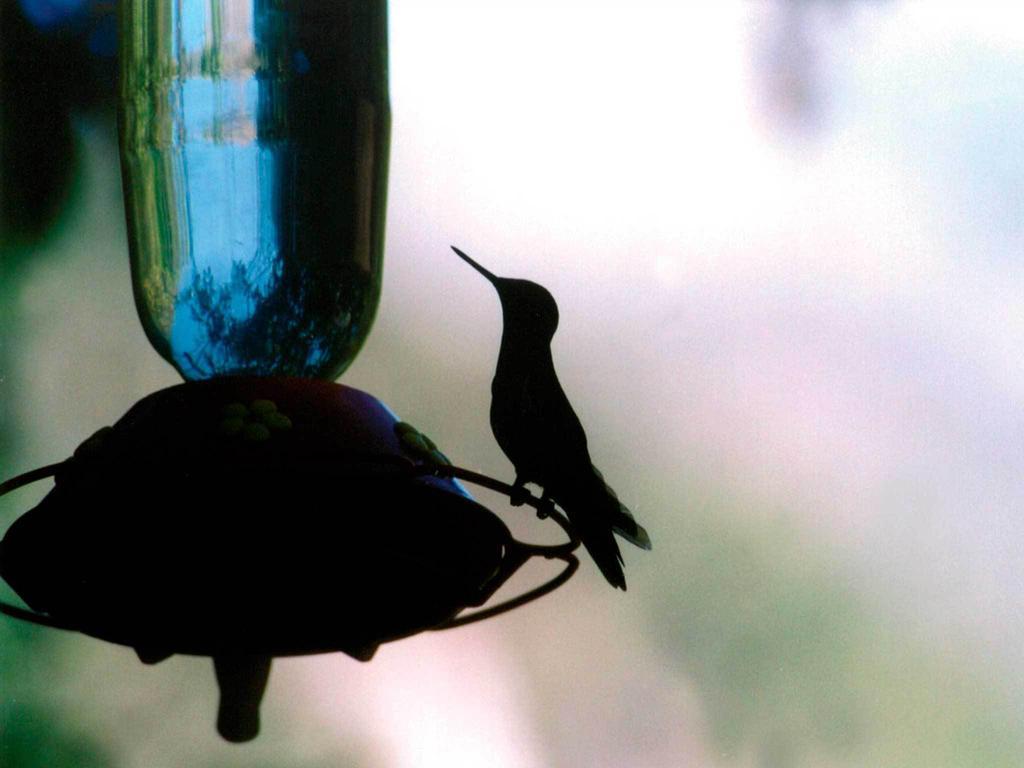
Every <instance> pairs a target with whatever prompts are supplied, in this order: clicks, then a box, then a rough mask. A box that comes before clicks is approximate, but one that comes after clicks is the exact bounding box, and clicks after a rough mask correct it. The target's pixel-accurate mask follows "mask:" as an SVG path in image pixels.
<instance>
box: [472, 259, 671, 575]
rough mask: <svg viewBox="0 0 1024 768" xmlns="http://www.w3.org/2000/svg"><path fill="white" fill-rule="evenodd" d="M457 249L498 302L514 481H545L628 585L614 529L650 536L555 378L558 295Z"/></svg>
mask: <svg viewBox="0 0 1024 768" xmlns="http://www.w3.org/2000/svg"><path fill="white" fill-rule="evenodd" d="M452 250H453V251H455V253H456V254H458V255H459V257H460V258H462V260H463V261H465V262H466V263H467V264H469V265H470V266H471V267H473V269H475V270H476V271H477V272H479V273H480V274H481V275H483V276H484V277H485V278H487V279H488V280H489V281H490V282H491V285H493V286H494V288H495V290H497V292H498V298H499V299H500V300H501V311H502V318H503V330H502V335H501V349H500V351H499V352H498V365H497V368H496V370H495V373H494V381H493V382H492V383H491V431H492V432H494V437H495V439H496V440H497V441H498V445H499V446H500V447H501V450H502V451H504V453H505V455H506V456H507V457H508V459H509V461H511V462H512V464H513V466H514V467H515V471H516V479H515V483H514V487H515V488H516V489H517V490H522V489H523V488H524V486H525V485H526V483H536V484H537V485H539V486H541V487H542V488H543V489H544V494H543V499H544V500H549V499H550V500H551V501H554V502H555V503H557V504H558V506H560V507H561V508H562V510H563V511H564V512H565V514H566V516H567V517H568V518H569V523H570V524H571V525H572V527H573V530H574V531H575V532H576V535H577V536H579V539H580V541H581V542H582V543H583V546H584V547H586V549H587V552H589V553H590V556H591V558H593V560H594V562H595V563H597V567H598V568H600V569H601V573H602V574H604V577H605V578H606V579H607V580H608V582H609V583H610V584H611V585H612V586H614V587H618V588H619V589H623V590H624V589H625V588H626V577H625V574H624V573H623V571H622V565H623V560H622V553H621V552H620V551H619V546H618V543H617V542H616V541H615V536H614V534H616V533H617V534H618V535H620V536H622V537H623V538H624V539H625V540H626V541H628V542H630V543H632V544H635V545H636V546H638V547H641V548H642V549H650V548H651V540H650V537H649V536H648V535H647V531H645V530H644V529H643V526H641V525H639V524H638V523H637V522H636V520H634V519H633V515H632V514H631V513H630V511H629V510H628V509H627V508H626V507H625V505H623V504H622V503H621V502H620V501H619V499H618V497H617V496H616V495H615V491H613V490H612V489H611V488H610V487H609V486H608V484H607V483H606V482H605V481H604V478H603V477H602V476H601V473H600V472H599V471H598V470H597V468H596V467H595V466H594V465H593V463H592V462H591V460H590V452H589V451H588V450H587V434H586V432H585V431H584V430H583V425H582V424H580V420H579V417H577V416H576V412H575V411H574V410H573V408H572V405H571V404H570V403H569V398H568V397H566V395H565V392H564V391H563V390H562V385H561V384H560V383H559V381H558V376H557V374H556V373H555V364H554V360H553V359H552V356H551V339H552V338H553V337H554V335H555V330H556V329H557V328H558V305H557V304H556V303H555V299H554V297H553V296H552V295H551V294H550V293H549V292H548V290H547V289H546V288H545V287H544V286H542V285H538V284H537V283H533V282H530V281H529V280H517V279H513V278H508V277H498V276H497V275H495V274H494V273H492V272H490V271H488V270H487V269H485V268H484V267H482V266H481V265H480V264H478V263H477V262H475V261H473V259H471V258H470V257H469V256H467V255H466V254H465V253H463V252H462V251H460V250H459V249H458V248H456V247H455V246H452ZM513 503H515V497H514V496H513Z"/></svg>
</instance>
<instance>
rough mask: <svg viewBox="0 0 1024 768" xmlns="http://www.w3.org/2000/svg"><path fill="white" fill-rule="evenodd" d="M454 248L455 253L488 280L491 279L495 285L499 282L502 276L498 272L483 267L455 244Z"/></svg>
mask: <svg viewBox="0 0 1024 768" xmlns="http://www.w3.org/2000/svg"><path fill="white" fill-rule="evenodd" d="M452 250H453V251H455V253H456V254H457V255H458V256H459V258H460V259H462V260H463V261H464V262H466V263H467V264H469V266H471V267H472V268H473V269H475V270H476V271H477V272H479V273H480V274H481V275H483V276H484V277H486V278H487V279H488V280H490V281H491V282H492V283H493V284H494V285H497V284H498V280H499V279H500V278H499V277H498V276H497V275H496V274H494V273H493V272H489V271H488V270H486V269H484V268H483V267H481V266H480V265H479V264H477V263H476V262H475V261H473V260H472V259H471V258H469V256H467V255H466V254H464V253H463V252H462V251H460V250H459V249H458V248H456V247H455V246H454V245H453V246H452Z"/></svg>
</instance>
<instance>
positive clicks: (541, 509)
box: [537, 491, 555, 520]
mask: <svg viewBox="0 0 1024 768" xmlns="http://www.w3.org/2000/svg"><path fill="white" fill-rule="evenodd" d="M554 511H555V502H554V501H552V500H551V497H550V496H548V492H547V491H544V495H543V496H541V497H540V504H539V505H538V506H537V518H538V519H539V520H546V519H547V518H549V517H550V516H551V513H552V512H554Z"/></svg>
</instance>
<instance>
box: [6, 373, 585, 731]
mask: <svg viewBox="0 0 1024 768" xmlns="http://www.w3.org/2000/svg"><path fill="white" fill-rule="evenodd" d="M48 477H53V478H54V480H55V486H54V487H53V488H52V490H50V492H49V493H48V494H47V495H46V496H45V497H44V498H43V499H42V500H41V501H40V503H39V504H38V505H37V506H36V507H35V508H34V509H32V510H30V511H28V512H26V513H25V514H23V515H21V516H20V517H19V518H18V519H17V520H16V521H15V522H14V523H12V524H11V526H10V528H9V529H8V530H7V532H6V533H5V534H4V536H3V538H2V539H0V578H3V580H4V581H6V582H7V584H8V585H9V586H10V587H11V588H12V589H13V590H14V591H15V592H16V593H17V594H18V595H19V596H20V597H21V598H22V599H23V600H24V601H25V603H27V605H28V609H25V608H21V607H19V606H14V605H9V604H7V603H4V602H3V601H0V613H2V614H6V615H8V616H12V617H14V618H17V619H22V620H25V621H30V622H33V623H36V624H41V625H43V626H48V627H54V628H59V629H66V630H72V631H78V632H84V633H86V634H89V635H92V636H94V637H98V638H101V639H103V640H107V641H110V642H114V643H120V644H122V645H127V646H130V647H132V648H134V649H135V651H136V653H137V655H138V657H139V659H140V661H142V662H144V663H146V664H156V663H159V662H160V661H162V660H164V659H166V658H167V657H169V656H171V655H173V654H190V655H200V656H210V657H212V658H213V664H214V670H215V672H216V676H217V682H218V685H219V686H220V691H221V697H220V705H219V710H218V715H217V729H218V731H219V732H220V734H221V735H222V736H223V737H224V738H225V739H227V740H228V741H232V742H241V741H248V740H250V739H253V738H254V737H255V736H256V735H257V733H258V732H259V726H260V722H259V707H260V701H261V699H262V697H263V693H264V689H265V688H266V684H267V679H268V676H269V673H270V666H271V659H272V658H273V657H277V656H293V655H300V654H311V653H329V652H334V651H340V652H343V653H346V654H348V655H349V656H351V657H353V658H355V659H358V660H360V661H369V660H370V659H371V658H372V657H373V655H374V653H375V652H376V650H377V648H378V646H379V645H380V644H381V643H385V642H390V641H392V640H398V639H401V638H403V637H408V636H410V635H413V634H416V633H418V632H422V631H425V630H433V629H447V628H451V627H457V626H462V625H464V624H468V623H471V622H474V621H480V620H483V619H486V618H489V617H491V616H495V615H498V614H500V613H504V612H505V611H508V610H511V609H513V608H516V607H518V606H520V605H523V604H525V603H527V602H529V601H531V600H534V599H536V598H538V597H541V596H543V595H545V594H547V593H548V592H550V591H551V590H553V589H555V588H557V587H558V586H559V585H561V584H563V583H564V582H565V581H567V580H568V579H569V578H570V577H571V576H572V575H573V573H574V572H575V570H576V566H577V565H578V561H577V560H576V558H575V556H574V555H573V554H572V553H573V551H574V550H575V549H576V547H577V546H578V544H579V542H578V541H577V540H576V539H575V538H573V537H572V535H571V533H570V524H569V523H568V522H567V521H566V520H565V519H564V518H563V517H562V516H561V515H560V514H559V513H557V512H554V513H552V514H551V515H550V517H551V519H552V521H554V522H555V523H557V524H558V526H559V527H561V528H562V529H563V530H564V531H565V532H566V533H567V534H570V535H569V541H567V542H565V543H562V544H557V545H551V544H548V545H536V544H527V543H523V542H519V541H517V540H515V539H514V538H513V537H512V534H511V532H510V531H509V529H508V527H507V526H506V525H505V524H504V523H503V522H502V521H501V520H500V519H499V518H498V517H497V516H495V515H493V514H492V513H491V512H490V511H489V510H487V509H486V508H485V507H483V506H481V505H480V504H478V503H477V502H476V501H474V500H473V499H472V497H471V496H470V495H469V494H468V493H467V492H466V490H465V489H464V488H463V487H462V485H461V484H460V483H459V482H456V481H455V479H454V478H459V479H461V480H464V481H468V482H471V483H474V484H477V485H483V486H485V487H488V488H490V489H492V490H495V491H497V492H499V493H506V494H511V493H513V488H512V487H511V486H508V485H505V484H504V483H501V482H499V481H496V480H493V479H491V478H487V477H484V476H482V475H479V474H477V473H475V472H472V471H470V470H466V469H462V468H460V467H455V466H452V465H451V464H449V463H448V459H447V458H446V457H445V456H444V454H443V453H441V452H440V451H439V450H438V449H437V447H436V445H434V443H433V441H431V440H430V439H429V438H428V437H426V436H425V435H423V434H422V433H421V432H419V430H417V429H416V428H415V427H413V426H411V425H410V424H407V423H405V422H399V421H398V420H397V418H396V417H395V415H394V414H393V413H392V412H391V411H390V409H388V408H387V407H386V406H385V405H384V404H383V403H381V402H380V401H379V400H377V399H376V398H375V397H373V396H372V395H369V394H367V393H365V392H360V391H358V390H355V389H352V388H351V387H345V386H342V385H339V384H333V383H331V382H326V381H318V380H313V379H289V378H256V377H220V378H214V379H209V380H204V381H196V382H190V383H188V384H181V385H178V386H176V387H170V388H168V389H165V390H161V391H159V392H155V393H153V394H151V395H149V396H147V397H145V398H143V399H142V400H141V401H139V402H138V403H136V404H135V405H134V406H133V407H132V408H131V409H130V410H129V411H128V412H127V413H126V414H125V415H124V416H123V417H122V418H121V419H120V420H118V421H117V422H116V423H115V424H114V425H113V426H112V427H104V428H103V429H100V430H98V431H97V432H96V433H95V434H94V435H93V436H92V437H90V438H89V439H87V440H86V441H85V442H84V443H82V444H81V445H80V446H79V447H78V449H77V450H76V451H75V453H74V455H73V456H72V457H71V458H69V459H67V460H65V461H62V462H60V463H57V464H51V465H48V466H45V467H40V468H38V469H35V470H32V471H30V472H26V473H25V474H23V475H19V476H18V477H15V478H11V479H9V480H6V481H4V482H0V497H2V496H4V495H5V494H7V493H9V492H10V491H13V490H14V489H16V488H20V487H22V486H24V485H27V484H28V483H32V482H35V481H37V480H40V479H43V478H48ZM522 493H524V494H525V492H522ZM523 500H524V501H525V502H527V503H529V504H531V505H532V506H534V507H537V508H540V507H541V506H542V505H541V503H540V500H539V499H536V498H534V497H532V496H530V495H528V494H526V495H525V498H524V499H523ZM534 557H541V558H544V559H545V560H550V559H558V560H561V561H562V562H564V563H565V568H564V569H563V570H562V571H561V572H560V573H559V574H558V575H557V576H555V577H554V578H551V579H549V580H548V581H547V582H545V583H543V584H541V585H540V586H538V587H535V588H533V589H532V590H530V591H528V592H525V593H522V594H520V595H519V596H517V597H514V598H510V599H506V600H504V601H502V602H499V603H497V604H493V605H490V606H489V607H486V608H480V606H483V605H485V604H486V603H487V602H488V601H489V600H490V598H491V596H492V595H494V594H495V592H497V590H499V589H500V588H501V587H502V585H503V584H505V583H506V581H507V580H508V579H509V578H511V576H512V575H513V574H514V573H516V572H517V571H518V570H519V568H520V567H521V566H523V565H524V564H526V563H527V562H528V561H529V560H530V559H532V558H534ZM468 608H480V610H477V611H466V609H468ZM0 725H2V718H0Z"/></svg>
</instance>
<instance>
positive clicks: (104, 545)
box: [0, 0, 578, 741]
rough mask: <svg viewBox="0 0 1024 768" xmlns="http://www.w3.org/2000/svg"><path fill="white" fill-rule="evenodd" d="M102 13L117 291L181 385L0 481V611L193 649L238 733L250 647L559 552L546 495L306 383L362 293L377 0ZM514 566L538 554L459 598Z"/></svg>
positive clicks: (427, 600)
mask: <svg viewBox="0 0 1024 768" xmlns="http://www.w3.org/2000/svg"><path fill="white" fill-rule="evenodd" d="M119 5H120V8H119V14H120V19H119V24H120V26H119V58H120V63H119V66H120V95H119V129H120V146H121V168H122V175H123V188H124V198H125V208H126V213H127V221H128V237H129V250H130V255H131V267H132V286H133V289H134V296H135V303H136V306H137V308H138V311H139V316H140V319H141V321H142V326H143V328H144V329H145V332H146V334H147V336H148V338H149V340H150V342H151V343H152V345H153V346H154V347H155V349H156V350H157V352H159V354H160V355H162V356H163V357H164V358H165V359H166V360H167V361H168V362H170V363H171V365H173V366H174V367H175V368H176V369H177V370H178V371H179V372H180V374H181V375H182V377H183V378H184V379H185V383H183V384H179V385H177V386H173V387H170V388H167V389H164V390H161V391H158V392H155V393H153V394H151V395H149V396H147V397H144V398H143V399H142V400H140V401H139V402H138V403H136V404H135V405H134V406H133V407H132V408H131V409H129V411H128V412H127V413H126V414H125V415H124V416H123V417H122V418H121V419H120V420H118V421H117V422H116V423H115V424H114V425H113V426H111V427H105V428H104V429H101V430H100V431H98V432H97V433H96V434H94V435H93V436H92V437H90V438H89V439H87V440H86V441H85V442H83V443H82V444H81V446H79V448H78V449H77V450H76V451H75V452H74V455H73V456H71V457H70V458H68V459H66V460H64V461H61V462H59V463H56V464H52V465H49V466H45V467H41V468H39V469H37V470H34V471H32V472H28V473H26V474H24V475H21V476H19V477H15V478H12V479H10V480H8V481H7V482H4V483H2V484H0V495H3V494H6V493H9V492H10V491H12V490H14V489H15V488H18V487H21V486H23V485H26V484H28V483H31V482H34V481H37V480H40V479H44V478H49V477H52V478H53V479H54V481H55V484H54V487H53V488H52V490H50V492H49V493H48V494H47V495H46V496H45V497H44V498H43V500H42V501H41V502H40V503H39V504H38V506H36V507H35V508H34V509H32V510H30V511H28V512H27V513H25V514H24V515H22V516H21V517H20V518H19V519H17V520H16V521H15V522H14V523H13V524H12V525H11V527H10V528H9V530H8V531H7V533H6V535H5V536H4V537H3V540H2V541H0V576H2V577H3V579H4V580H5V581H6V582H7V583H8V584H9V585H10V586H11V587H12V588H13V589H14V591H15V592H16V593H17V594H18V595H19V597H21V598H22V599H23V600H24V602H25V603H26V604H27V606H28V607H27V608H25V607H19V606H15V605H10V604H0V611H2V612H3V613H5V614H7V615H9V616H13V617H15V618H19V619H23V620H26V621H31V622H35V623H37V624H42V625H45V626H50V627H56V628H60V629H66V630H73V631H78V632H82V633H85V634H88V635H92V636H94V637H97V638H100V639H103V640H106V641H110V642H114V643H119V644H122V645H126V646H130V647H132V648H134V649H135V651H136V652H137V654H138V656H139V658H140V659H141V660H142V661H144V662H146V663H155V662H158V661H160V660H162V659H164V658H167V657H168V656H170V655H173V654H193V655H202V656H210V657H212V658H213V660H214V666H215V671H216V677H217V681H218V684H219V686H220V690H221V699H220V709H219V713H218V718H217V727H218V730H219V732H220V733H221V735H222V736H224V737H225V738H226V739H228V740H231V741H247V740H249V739H252V738H254V737H255V736H256V735H257V733H258V730H259V704H260V700H261V698H262V695H263V690H264V687H265V685H266V681H267V676H268V674H269V669H270V660H271V659H272V658H273V657H275V656H289V655H297V654H311V653H326V652H334V651H341V652H343V653H346V654H348V655H349V656H352V657H353V658H356V659H359V660H362V661H368V660H369V659H370V658H371V657H372V656H373V655H374V652H375V651H376V650H377V648H378V647H379V646H380V644H382V643H384V642H388V641H392V640H397V639H400V638H403V637H408V636H410V635H413V634H416V633H418V632H422V631H425V630H437V629H448V628H452V627H458V626H461V625H463V624H467V623H470V622H473V621H478V620H481V619H484V618H488V617H491V616H494V615H497V614H499V613H502V612H505V611H507V610H510V609H512V608H515V607H517V606H519V605H522V604H524V603H526V602H529V601H530V600H533V599H535V598H537V597H540V596H542V595H544V594H546V593H548V592H550V591H551V590H553V589H555V588H557V587H558V586H560V585H561V584H563V583H564V582H565V581H567V580H568V579H569V578H570V577H571V576H572V574H573V573H574V572H575V570H576V568H577V566H578V561H577V558H576V557H575V555H574V554H573V551H574V550H575V548H576V547H577V546H578V540H577V538H576V536H575V535H574V533H573V530H572V527H571V526H570V525H569V524H568V522H567V521H566V519H565V517H564V516H563V515H562V514H561V513H560V512H558V511H557V510H555V509H554V508H553V506H552V505H551V504H550V503H548V502H546V501H544V500H542V499H538V498H535V497H533V496H531V495H529V494H528V493H526V492H524V491H522V489H519V488H513V487H512V486H510V485H508V484H506V483H502V482H500V481H498V480H494V479H491V478H488V477H485V476H483V475H480V474H478V473H475V472H472V471H469V470H466V469H462V468H459V467H456V466H453V465H452V464H451V462H450V461H449V460H448V458H447V457H446V456H445V455H444V454H443V453H442V452H441V451H440V450H439V449H438V448H437V446H436V445H435V444H434V443H433V442H432V441H431V440H430V439H429V438H428V437H426V436H425V435H423V434H422V433H420V432H419V431H418V430H416V429H415V428H414V427H412V426H411V425H410V424H408V423H406V422H403V421H400V420H399V419H398V418H397V417H396V416H395V415H394V414H393V413H392V412H391V411H390V410H389V409H388V408H387V407H386V406H385V405H383V404H382V403H381V402H380V401H379V400H377V399H376V398H374V397H373V396H372V395H369V394H367V393H365V392H361V391H359V390H356V389H353V388H351V387H346V386H344V385H341V384H335V383H333V380H334V379H335V378H336V377H338V376H339V375H340V374H341V373H342V371H344V369H345V368H346V367H347V366H348V365H349V364H350V363H351V362H352V360H353V359H354V357H355V355H356V354H357V352H358V351H359V348H360V346H361V345H362V343H363V341H364V340H365V339H366V336H367V334H368V333H369V330H370V325H371V323H372V320H373V316H374V313H375V311H376V307H377V303H378V298H379V295H380V287H381V271H382V254H383V240H384V214H385V197H386V185H387V165H388V147H389V135H390V107H389V98H388V84H387V82H388V78H387V14H386V3H385V0H335V1H334V2H301V3H294V4H291V3H289V4H280V3H264V2H253V0H121V2H120V3H119ZM460 481H465V482H469V483H473V484H478V485H481V486H484V487H487V488H490V489H492V490H495V491H498V492H502V493H505V494H507V495H509V496H510V497H513V496H514V497H515V500H516V501H517V502H518V501H520V500H525V501H526V502H527V503H528V504H530V505H531V506H533V507H534V508H535V509H536V510H537V513H538V516H540V517H543V518H548V519H550V520H552V521H553V522H555V523H556V524H557V525H559V526H560V527H561V528H562V530H563V531H564V532H565V534H566V536H567V540H566V541H565V543H563V544H558V545H536V544H527V543H523V542H520V541H517V540H516V539H515V538H513V536H512V534H511V533H510V531H509V529H508V528H507V527H506V525H505V524H504V523H503V522H502V521H501V520H500V519H499V518H498V517H497V516H496V515H494V514H493V513H492V512H491V511H489V510H488V509H487V508H485V507H484V506H482V505H481V504H479V503H478V502H476V501H475V500H474V499H473V497H472V496H471V495H470V494H469V493H468V492H467V491H466V490H465V488H464V487H463V485H462V483H461V482H460ZM534 557H540V558H547V559H557V560H560V561H562V562H563V563H564V567H563V568H562V569H561V571H560V572H559V573H558V574H557V575H556V576H554V577H553V578H551V579H550V580H548V581H547V582H545V583H543V584H541V585H540V586H538V587H536V588H534V589H532V590H530V591H527V592H525V593H523V594H520V595H519V596H517V597H514V598H511V599H508V600H505V601H503V602H499V603H497V604H492V605H489V606H485V604H487V603H488V601H489V600H490V599H491V597H492V596H493V595H494V594H495V592H496V591H497V590H498V589H499V588H500V587H501V586H502V585H503V584H505V582H506V581H507V580H508V579H509V577H510V576H511V575H512V574H513V573H515V572H516V571H518V570H519V569H520V568H521V567H522V566H523V565H524V564H525V563H526V562H527V561H528V560H530V559H531V558H534ZM474 608H475V609H476V610H475V611H473V610H468V611H467V609H474Z"/></svg>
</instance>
